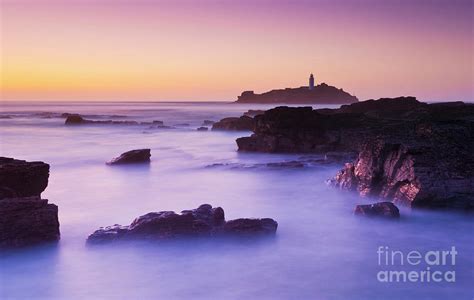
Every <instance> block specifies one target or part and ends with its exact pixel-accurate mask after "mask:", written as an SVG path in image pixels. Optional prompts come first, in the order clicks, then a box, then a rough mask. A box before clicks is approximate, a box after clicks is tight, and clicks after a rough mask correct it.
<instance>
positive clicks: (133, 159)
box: [107, 149, 151, 165]
mask: <svg viewBox="0 0 474 300" xmlns="http://www.w3.org/2000/svg"><path fill="white" fill-rule="evenodd" d="M150 157H151V150H150V149H136V150H130V151H127V152H124V153H122V154H120V156H119V157H116V158H114V159H112V160H111V161H109V162H107V164H108V165H119V164H133V163H149V162H150Z"/></svg>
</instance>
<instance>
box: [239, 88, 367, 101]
mask: <svg viewBox="0 0 474 300" xmlns="http://www.w3.org/2000/svg"><path fill="white" fill-rule="evenodd" d="M357 101H358V100H357V97H355V96H352V95H351V94H349V93H347V92H345V91H344V90H342V89H338V88H336V87H334V86H330V85H327V84H325V83H321V84H320V85H317V86H315V87H314V88H313V89H312V90H310V89H309V88H308V87H305V86H303V87H299V88H286V89H280V90H272V91H269V92H266V93H263V94H255V93H254V92H253V91H245V92H243V93H242V94H241V95H240V96H239V97H238V99H237V103H288V104H290V103H295V104H302V103H322V104H343V103H354V102H357Z"/></svg>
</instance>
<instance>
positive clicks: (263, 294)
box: [0, 103, 474, 299]
mask: <svg viewBox="0 0 474 300" xmlns="http://www.w3.org/2000/svg"><path fill="white" fill-rule="evenodd" d="M270 107H271V106H266V105H235V104H227V103H35V104H31V103H3V104H2V106H1V113H0V126H1V127H0V155H1V156H9V157H15V158H18V159H25V160H41V161H45V162H47V163H49V164H50V165H51V171H50V181H49V185H48V188H47V189H46V191H45V192H44V193H43V198H47V199H49V201H50V202H51V203H55V204H57V205H58V206H59V218H60V224H61V241H60V242H59V244H58V245H57V246H41V247H33V248H28V249H22V250H16V251H12V252H5V251H4V252H0V298H1V299H244V298H247V299H447V298H449V299H472V297H473V296H474V292H473V285H472V283H473V282H474V281H473V261H474V258H473V253H474V240H473V236H472V232H473V229H474V227H473V222H472V221H473V218H472V216H467V215H462V214H454V213H437V212H425V211H408V210H405V209H402V211H401V213H402V218H401V220H400V221H399V222H386V221H382V220H367V219H361V218H356V217H354V216H353V215H352V211H353V207H354V205H355V204H358V203H365V202H368V201H369V200H368V199H361V198H359V197H357V196H356V195H352V194H350V193H345V192H340V191H337V190H334V189H332V188H330V187H328V186H326V184H325V180H326V179H327V178H330V177H331V176H333V175H334V174H335V173H336V172H337V170H338V169H339V168H340V167H341V166H339V165H313V166H309V167H306V168H300V169H285V168H268V167H262V166H261V164H263V163H267V162H282V161H289V160H297V159H301V157H302V156H301V155H279V154H278V155H277V154H252V153H238V152H237V151H236V150H237V146H236V143H235V139H236V138H238V137H241V136H246V135H249V134H251V133H250V132H213V131H208V132H198V131H196V128H197V127H199V126H201V123H202V122H203V120H206V119H209V120H214V121H217V120H219V119H221V118H223V117H227V116H239V115H241V114H242V113H243V112H244V111H246V110H248V109H266V108H270ZM65 112H68V113H81V114H84V115H86V117H87V118H90V119H95V120H106V119H114V120H136V121H151V120H161V121H164V123H165V125H170V126H175V128H174V129H156V128H155V129H153V128H149V126H124V125H88V126H74V127H71V126H65V125H64V119H63V118H60V114H61V113H65ZM184 123H187V124H189V125H184ZM145 147H146V148H151V151H152V162H151V164H150V165H149V166H148V165H147V166H144V165H137V166H124V167H122V166H120V167H110V166H106V165H105V164H104V163H105V162H106V161H107V160H110V159H111V158H113V157H115V156H117V155H119V154H120V153H122V152H124V151H127V150H131V149H136V148H145ZM214 164H227V165H223V166H219V165H218V166H215V167H209V166H211V165H214ZM202 203H209V204H212V205H213V206H222V207H223V208H224V210H225V212H226V218H227V219H232V218H239V217H271V218H274V219H276V220H277V221H278V223H279V227H278V231H277V234H276V236H275V237H274V238H262V239H250V240H232V239H229V240H217V241H214V240H188V241H186V240H181V241H169V242H163V243H159V242H156V243H120V244H111V245H103V246H97V247H88V246H86V244H85V240H86V238H87V236H88V235H89V234H90V233H92V232H93V231H94V230H95V229H97V228H98V227H100V226H106V225H112V224H116V223H118V224H122V225H127V224H129V223H130V222H131V221H132V220H133V219H134V218H135V217H137V216H139V215H142V214H145V213H147V212H150V211H160V210H175V211H181V210H183V209H191V208H195V207H197V206H198V205H200V204H202ZM380 246H382V247H388V249H389V250H400V251H402V252H403V253H408V252H410V251H419V252H420V253H426V252H428V251H438V250H450V249H451V247H452V246H454V247H455V248H456V251H457V252H458V254H457V256H456V261H455V264H454V265H448V266H436V265H433V266H427V265H426V264H423V263H421V264H420V265H416V266H410V265H407V263H406V261H405V263H404V265H400V264H399V262H397V263H396V264H395V265H393V266H386V265H383V264H382V265H379V257H378V254H377V250H378V249H379V247H380ZM384 249H386V248H384ZM427 268H429V269H428V270H430V271H432V272H434V271H436V270H441V271H443V272H445V271H455V276H456V277H455V282H446V281H442V282H433V281H430V282H380V281H379V280H378V279H377V274H379V272H380V271H385V270H406V271H416V272H420V271H426V270H427Z"/></svg>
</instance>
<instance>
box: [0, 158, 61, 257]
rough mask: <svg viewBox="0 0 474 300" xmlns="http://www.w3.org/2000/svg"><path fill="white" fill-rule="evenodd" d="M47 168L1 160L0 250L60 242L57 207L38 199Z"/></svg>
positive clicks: (7, 159)
mask: <svg viewBox="0 0 474 300" xmlns="http://www.w3.org/2000/svg"><path fill="white" fill-rule="evenodd" d="M48 177H49V165H48V164H45V163H43V162H27V161H24V160H17V159H13V158H7V157H0V247H1V248H5V247H20V246H27V245H33V244H38V243H41V242H51V241H57V240H59V221H58V207H57V206H56V205H54V204H50V203H48V200H46V199H41V193H42V192H43V191H44V190H45V189H46V187H47V186H48Z"/></svg>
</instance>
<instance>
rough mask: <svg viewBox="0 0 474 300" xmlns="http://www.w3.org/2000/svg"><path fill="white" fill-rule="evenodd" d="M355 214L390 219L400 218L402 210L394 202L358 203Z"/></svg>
mask: <svg viewBox="0 0 474 300" xmlns="http://www.w3.org/2000/svg"><path fill="white" fill-rule="evenodd" d="M354 214H355V215H358V216H366V217H381V218H388V219H398V218H400V211H399V210H398V207H396V206H395V205H394V204H393V203H392V202H378V203H374V204H367V205H357V206H356V207H355V209H354Z"/></svg>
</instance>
